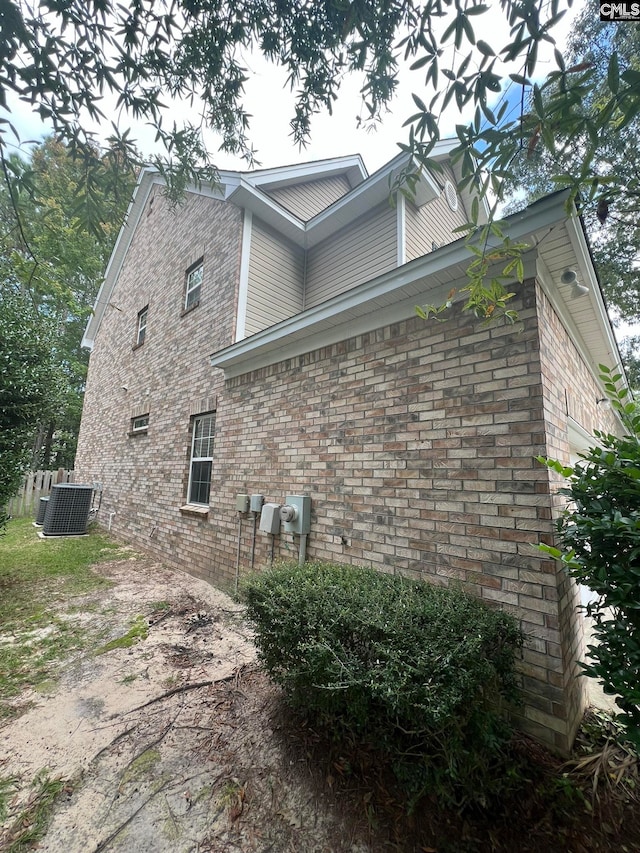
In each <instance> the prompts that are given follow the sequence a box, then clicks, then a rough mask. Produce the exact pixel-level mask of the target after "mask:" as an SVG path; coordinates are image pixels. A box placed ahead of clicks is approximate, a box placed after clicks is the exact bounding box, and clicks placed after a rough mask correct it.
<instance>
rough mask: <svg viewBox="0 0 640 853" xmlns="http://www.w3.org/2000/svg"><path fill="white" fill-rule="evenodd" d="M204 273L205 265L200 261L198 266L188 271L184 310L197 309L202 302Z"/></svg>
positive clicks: (195, 265)
mask: <svg viewBox="0 0 640 853" xmlns="http://www.w3.org/2000/svg"><path fill="white" fill-rule="evenodd" d="M203 273H204V264H203V263H202V261H198V263H197V264H194V266H192V267H191V269H189V270H187V282H186V287H185V294H184V310H185V311H189V309H191V308H195V307H196V305H197V304H198V303H199V302H200V290H201V288H202V276H203Z"/></svg>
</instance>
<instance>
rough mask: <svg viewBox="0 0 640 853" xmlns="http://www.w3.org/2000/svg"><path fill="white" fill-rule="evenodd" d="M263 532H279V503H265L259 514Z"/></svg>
mask: <svg viewBox="0 0 640 853" xmlns="http://www.w3.org/2000/svg"><path fill="white" fill-rule="evenodd" d="M260 530H262V532H263V533H280V504H265V505H264V506H263V507H262V515H261V516H260Z"/></svg>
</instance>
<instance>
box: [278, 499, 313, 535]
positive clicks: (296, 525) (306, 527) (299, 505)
mask: <svg viewBox="0 0 640 853" xmlns="http://www.w3.org/2000/svg"><path fill="white" fill-rule="evenodd" d="M285 507H292V508H293V510H294V511H293V513H290V512H286V513H283V511H282V510H284V509H285ZM282 510H281V512H280V515H281V517H282V521H283V524H284V529H285V532H286V533H297V534H298V535H302V534H304V533H309V531H310V530H311V498H310V497H309V496H308V495H287V497H286V498H285V506H284V507H283V508H282Z"/></svg>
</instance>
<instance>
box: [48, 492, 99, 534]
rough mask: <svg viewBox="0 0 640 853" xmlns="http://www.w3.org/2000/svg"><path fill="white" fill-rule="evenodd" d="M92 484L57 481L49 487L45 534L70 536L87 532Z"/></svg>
mask: <svg viewBox="0 0 640 853" xmlns="http://www.w3.org/2000/svg"><path fill="white" fill-rule="evenodd" d="M92 496H93V486H87V485H83V484H80V483H59V484H58V485H57V486H54V487H53V488H52V489H51V495H50V496H49V504H48V506H47V511H46V512H45V515H44V523H43V526H42V532H43V533H44V535H45V536H70V535H78V534H82V533H86V532H87V522H88V520H89V510H90V509H91V498H92Z"/></svg>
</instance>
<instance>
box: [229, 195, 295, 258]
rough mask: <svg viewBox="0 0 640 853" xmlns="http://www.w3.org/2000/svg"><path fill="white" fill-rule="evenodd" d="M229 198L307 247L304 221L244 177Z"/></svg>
mask: <svg viewBox="0 0 640 853" xmlns="http://www.w3.org/2000/svg"><path fill="white" fill-rule="evenodd" d="M227 200H228V201H231V202H233V204H237V205H238V206H239V207H244V208H245V209H246V210H250V211H251V212H252V213H253V214H255V215H256V216H259V217H260V218H261V219H263V220H264V221H265V222H268V223H269V224H270V225H272V226H273V227H274V228H275V229H276V230H277V231H279V232H280V233H281V234H283V235H284V236H285V237H288V238H289V239H290V240H292V241H293V242H294V243H296V244H297V245H298V246H301V247H302V248H304V247H305V225H304V222H303V221H302V220H301V219H298V217H297V216H294V214H293V213H289V211H288V210H285V208H284V207H282V205H280V204H278V202H277V201H274V200H273V199H272V198H270V197H269V196H268V195H267V194H266V193H264V192H262V190H260V189H258V188H257V187H254V186H253V185H252V184H250V183H249V182H248V181H246V180H245V179H244V178H241V179H240V180H239V181H238V183H237V184H236V185H235V186H234V188H233V190H232V191H231V192H230V193H229V195H228V197H227Z"/></svg>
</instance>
